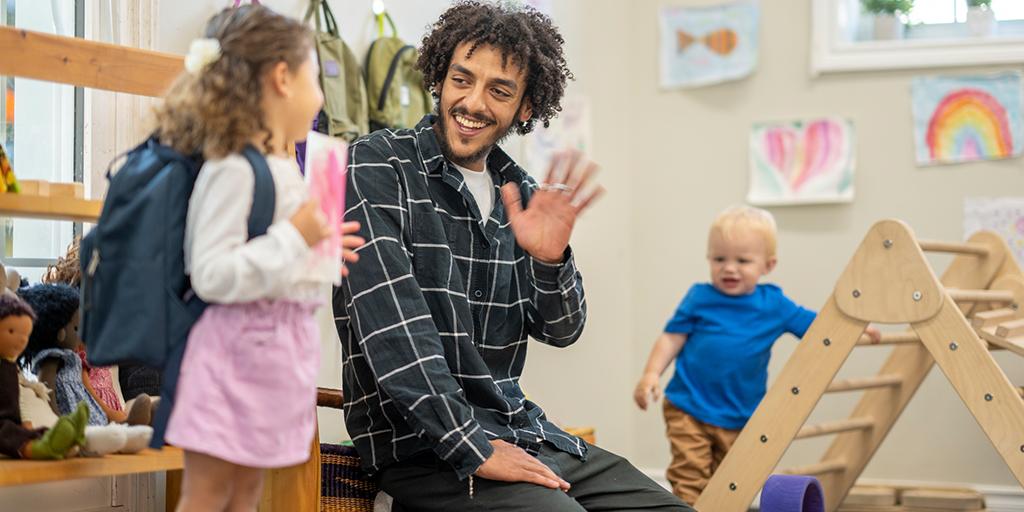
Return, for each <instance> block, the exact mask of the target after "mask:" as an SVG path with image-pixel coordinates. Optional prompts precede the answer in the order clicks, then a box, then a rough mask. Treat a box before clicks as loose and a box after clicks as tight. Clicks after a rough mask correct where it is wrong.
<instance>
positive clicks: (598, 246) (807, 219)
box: [158, 0, 1024, 484]
mask: <svg viewBox="0 0 1024 512" xmlns="http://www.w3.org/2000/svg"><path fill="white" fill-rule="evenodd" d="M223 3H224V2H219V1H217V2H212V1H211V2H189V3H187V4H185V3H182V2H162V12H161V35H160V38H159V40H158V41H159V48H160V49H162V50H165V51H173V52H178V53H182V52H184V51H185V49H186V48H187V44H188V41H189V40H191V38H192V37H195V34H197V33H198V31H199V28H200V27H201V25H202V20H204V19H205V18H206V17H208V16H209V15H210V14H212V13H213V12H214V11H215V10H216V8H217V7H218V6H220V5H222V4H223ZM264 3H267V4H269V5H271V6H272V7H274V8H277V9H279V10H281V11H283V12H287V13H291V14H299V13H301V12H302V8H303V5H305V2H304V1H301V0H266V1H265V2H264ZM673 3H678V4H683V5H685V4H687V3H694V4H695V3H697V2H685V1H676V2H673ZM183 4H184V5H183ZM364 4H366V5H364ZM388 4H389V6H390V8H391V9H392V11H393V12H394V13H395V19H396V21H397V22H398V23H399V28H400V30H401V31H402V32H403V35H404V36H405V37H406V38H407V39H409V40H411V41H416V40H418V39H419V36H420V35H421V34H422V30H423V27H424V26H425V25H427V24H428V23H430V22H431V21H433V20H434V19H436V16H437V14H438V13H440V12H441V10H443V8H444V6H445V5H447V2H446V1H444V0H429V1H421V0H415V1H414V0H403V1H399V0H391V1H390V2H388ZM555 4H556V5H555V18H556V20H557V21H558V22H559V24H560V25H561V28H562V31H563V34H564V35H565V37H566V39H567V50H568V54H569V59H570V66H571V67H572V69H573V70H574V71H575V72H576V75H577V81H576V82H575V83H574V84H573V86H572V91H573V92H575V93H582V94H586V95H587V96H588V97H589V98H590V101H591V105H592V123H593V141H594V149H593V152H592V154H593V157H594V159H595V160H597V161H598V162H600V163H601V164H602V165H603V167H604V171H603V173H602V176H601V179H602V181H603V183H604V185H605V186H606V187H607V188H608V189H609V193H608V195H607V196H606V197H605V199H604V200H603V201H602V202H601V203H599V204H598V205H597V206H596V207H595V208H594V209H593V210H592V211H591V212H589V213H588V215H587V216H586V217H585V218H584V219H583V220H582V221H581V223H580V225H579V228H578V229H577V232H576V234H575V237H574V240H573V244H574V247H575V250H576V253H577V258H578V261H579V264H580V267H581V269H582V271H583V273H584V277H585V281H586V289H587V296H588V305H589V307H590V321H589V324H588V327H587V330H586V332H585V334H584V337H583V339H582V340H581V341H580V342H579V343H578V344H577V345H576V346H574V347H572V348H569V349H567V350H558V349H551V348H548V347H544V346H541V345H539V344H534V345H533V346H532V349H531V350H532V353H531V355H530V357H529V360H528V361H529V362H528V365H527V369H526V375H525V377H524V381H523V384H524V386H525V388H526V391H527V393H528V394H529V395H530V396H531V398H533V399H535V400H536V401H538V402H539V403H541V404H542V405H543V406H544V407H545V409H546V410H547V411H548V413H549V415H550V416H552V417H553V418H554V419H556V420H560V421H562V422H563V423H569V424H576V425H582V424H586V425H594V426H596V427H597V428H598V436H599V439H600V440H601V443H602V444H603V445H605V446H607V447H608V448H610V449H612V450H614V451H618V452H621V453H623V454H624V455H627V456H629V457H630V458H631V459H632V460H633V461H634V463H635V464H636V465H638V466H640V467H644V468H661V467H664V465H665V463H666V462H667V460H668V457H667V451H668V447H667V444H666V442H665V440H664V437H663V434H662V432H663V428H662V423H661V418H660V415H659V414H657V413H646V414H645V413H641V412H639V411H638V410H636V408H635V406H633V405H632V402H631V399H630V394H631V391H632V386H633V384H634V382H635V378H636V377H637V376H638V374H639V372H640V369H641V367H642V365H643V362H644V359H645V358H646V355H647V350H648V349H649V347H650V345H651V342H652V341H653V340H654V338H655V337H656V336H657V334H658V333H659V331H660V329H661V327H662V325H663V324H664V322H665V320H666V318H667V316H668V315H669V314H670V313H671V311H672V310H673V308H674V307H675V305H676V303H677V302H678V300H679V299H680V297H681V296H682V294H683V293H684V292H685V290H686V289H687V287H688V286H689V285H690V284H691V283H693V282H696V281H700V280H704V279H706V273H707V271H706V265H705V262H704V258H703V253H704V237H705V232H706V228H707V225H708V223H709V222H710V221H711V219H712V217H713V216H714V214H715V213H716V212H717V211H719V210H720V209H722V208H724V207H726V206H728V205H730V204H734V203H738V202H741V201H742V200H743V198H744V196H745V192H746V185H747V163H746V162H747V160H746V159H747V134H748V130H749V127H750V125H751V123H752V122H755V121H763V120H785V119H795V118H801V117H808V116H821V115H841V116H846V117H848V118H850V119H852V120H853V121H854V123H855V125H856V128H857V138H858V150H857V161H858V171H859V172H858V175H857V178H856V187H857V198H856V201H855V202H854V203H852V204H849V205H833V206H804V207H788V208H774V209H773V210H772V211H773V212H774V213H775V215H776V216H777V218H778V221H779V224H780V237H779V238H780V265H779V268H778V270H777V271H776V273H775V275H774V276H773V279H774V280H775V281H776V282H778V283H779V284H781V285H782V286H783V287H784V288H785V289H786V290H787V292H788V293H789V294H790V296H792V297H793V298H794V299H796V300H797V301H799V302H802V303H804V304H806V305H807V306H809V307H814V308H817V307H819V306H820V305H821V304H822V303H823V302H824V300H825V297H826V295H827V294H828V293H829V292H830V290H831V288H832V286H833V284H834V282H835V279H836V278H837V276H838V274H839V272H840V271H841V270H842V268H843V267H844V266H845V264H846V262H847V260H848V258H849V256H850V254H851V253H852V251H853V249H854V248H855V246H856V245H857V243H858V242H859V241H860V238H861V237H862V236H863V234H864V233H865V231H866V230H867V228H868V227H869V226H870V225H871V223H872V222H873V221H875V220H877V219H880V218H883V217H898V218H901V219H904V220H906V221H907V222H909V223H910V224H911V225H912V226H913V227H914V228H915V229H916V231H917V232H918V234H920V235H922V236H927V237H930V238H943V239H951V240H952V239H958V238H960V237H961V236H962V233H961V230H962V228H961V223H962V218H961V215H962V214H961V210H962V201H963V198H964V197H965V196H971V195H999V194H1012V193H1013V191H1015V190H1022V185H1024V174H1022V172H1021V171H1022V164H1021V161H1020V160H1016V161H1010V162H1001V163H986V164H973V165H962V166H953V167H939V168H928V169H918V168H916V167H915V166H914V163H913V146H912V132H911V122H910V113H909V108H910V107H909V88H910V79H911V77H912V76H914V75H915V74H916V73H909V72H888V73H857V74H845V75H830V76H825V77H821V78H817V79H811V78H810V77H809V75H808V71H807V69H808V52H809V33H810V1H809V0H799V1H797V0H788V1H786V2H783V1H780V0H772V1H764V2H762V5H763V23H762V35H761V43H762V44H761V60H760V63H759V66H758V70H757V71H756V73H755V74H754V75H753V76H752V77H750V78H748V79H746V80H743V81H739V82H734V83H730V84H725V85H721V86H715V87H708V88H702V89H691V90H684V91H673V92H664V91H660V90H658V87H657V72H658V69H657V60H656V56H657V30H658V28H657V24H656V20H657V9H658V7H659V5H661V2H658V1H655V0H631V1H629V2H625V1H622V0H618V1H616V0H586V1H584V0H558V1H556V2H555ZM186 5H187V7H186ZM353 5H355V7H353ZM368 5H369V2H354V3H353V2H339V1H332V6H334V7H335V13H336V14H337V15H338V17H339V20H340V21H341V24H342V30H343V31H345V32H346V34H348V36H347V37H348V38H349V39H350V42H351V43H352V44H353V46H355V47H356V48H364V47H365V45H366V41H367V39H366V38H367V37H369V35H368V33H367V32H366V28H365V26H366V23H365V20H366V19H367V18H368V16H369V12H368ZM342 7H345V8H346V9H349V10H343V9H342ZM358 53H362V50H358ZM944 71H954V72H959V71H961V70H944ZM978 71H985V70H984V69H979V70H978ZM929 72H931V71H929ZM533 171H534V172H536V170H533ZM936 261H937V263H939V266H938V268H939V270H940V271H941V268H942V267H943V266H944V265H945V264H946V262H945V261H942V260H936ZM326 320H327V319H326V318H325V326H327V325H329V322H327V321H326ZM793 347H794V342H793V341H792V340H791V339H787V340H784V341H782V342H780V343H779V345H778V348H777V350H776V354H775V359H774V361H773V364H772V369H773V370H775V371H777V370H778V369H779V368H781V364H782V363H783V361H784V359H785V358H786V357H787V356H788V355H789V353H791V351H792V348H793ZM324 348H325V350H326V352H325V362H324V378H323V382H324V383H325V384H331V383H334V382H336V381H337V375H336V373H335V372H336V370H335V369H334V367H333V364H332V359H333V360H336V357H337V345H336V342H335V341H334V340H333V339H330V337H329V336H328V337H327V338H326V339H325V345H324ZM885 352H886V349H866V350H864V351H863V352H861V353H856V354H854V356H853V357H851V359H850V363H849V366H850V368H849V369H848V370H846V371H844V374H847V375H850V376H853V375H868V374H872V373H874V372H875V371H876V369H877V367H878V365H879V364H880V363H881V361H882V360H883V359H884V356H885ZM997 357H998V359H1000V361H1001V362H1003V363H1004V366H1007V367H1009V364H1014V363H1016V364H1017V366H1016V368H1014V369H1013V372H1011V380H1014V381H1015V382H1019V383H1024V371H1022V369H1021V367H1020V365H1019V362H1016V361H1013V360H1012V359H1011V356H1007V355H1005V354H1001V355H999V356H997ZM919 395H920V396H918V397H917V398H916V399H915V400H914V402H912V404H911V406H910V407H909V408H908V409H907V411H906V413H905V414H904V417H903V420H902V421H901V423H899V424H898V425H897V426H896V427H895V429H894V430H893V433H892V435H891V436H890V440H889V441H887V442H886V444H885V445H884V446H883V447H882V449H881V450H880V451H879V453H878V456H877V457H876V461H875V462H874V463H873V464H872V465H871V466H869V468H868V471H867V474H866V476H870V477H879V478H881V477H884V478H900V479H913V480H935V481H962V482H976V483H988V484H1012V483H1013V482H1014V481H1013V479H1012V477H1011V476H1010V475H1009V472H1008V471H1007V470H1006V469H1005V468H1004V466H1003V465H1002V462H1001V461H1000V459H999V458H998V457H997V456H996V454H995V452H994V450H992V448H991V447H990V445H989V444H988V443H987V441H986V440H985V438H984V436H983V435H982V434H981V433H980V430H979V429H978V428H977V426H976V424H975V423H974V421H973V419H972V418H971V417H970V416H969V415H968V414H967V413H966V412H965V409H964V408H963V406H962V405H961V403H960V401H959V400H958V399H957V398H956V397H955V396H954V394H953V393H952V389H951V388H950V386H949V385H948V384H946V383H945V380H944V378H942V376H941V374H940V373H939V372H938V370H936V371H935V372H934V373H933V375H931V376H930V377H929V379H928V381H927V382H926V383H925V385H924V386H923V387H922V389H921V392H920V394H919ZM855 399H856V395H850V396H836V397H829V398H827V399H826V400H823V401H822V404H821V406H820V407H819V409H821V410H820V411H817V412H816V413H815V415H814V416H813V417H814V418H820V419H824V418H839V417H842V416H844V415H845V414H846V413H847V412H848V411H849V409H850V408H851V407H852V405H853V404H854V402H855ZM330 418H331V420H330V422H329V424H325V430H326V431H327V432H328V435H327V437H328V438H330V437H339V436H341V435H342V434H341V433H340V431H339V429H338V426H337V425H336V418H337V416H336V415H330ZM801 443H802V444H799V445H797V446H796V447H794V448H793V449H792V450H791V453H790V454H789V455H787V458H786V460H785V461H784V464H795V463H798V462H800V463H802V462H811V461H813V460H815V459H816V458H817V456H818V455H819V454H820V452H821V450H822V449H823V447H824V444H822V443H821V442H814V441H810V442H808V441H804V442H801Z"/></svg>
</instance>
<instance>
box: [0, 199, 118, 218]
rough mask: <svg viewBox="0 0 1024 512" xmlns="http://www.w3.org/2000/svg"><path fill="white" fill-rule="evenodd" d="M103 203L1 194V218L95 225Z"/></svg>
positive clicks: (87, 200)
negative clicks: (71, 221)
mask: <svg viewBox="0 0 1024 512" xmlns="http://www.w3.org/2000/svg"><path fill="white" fill-rule="evenodd" d="M102 209H103V201H93V200H89V199H76V198H73V197H50V196H31V195H27V194H0V216H7V217H26V218H32V219H51V220H73V221H79V222H91V223H95V222H96V220H97V219H99V217H100V211H101V210H102Z"/></svg>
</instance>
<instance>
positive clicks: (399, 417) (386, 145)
mask: <svg viewBox="0 0 1024 512" xmlns="http://www.w3.org/2000/svg"><path fill="white" fill-rule="evenodd" d="M432 123H433V117H432V116H427V117H425V118H424V119H423V120H422V121H421V122H420V123H419V125H418V126H417V127H416V128H415V129H412V130H397V131H390V130H387V131H378V132H376V133H374V134H372V135H370V136H368V137H364V138H362V139H360V140H358V141H356V142H355V143H354V144H353V145H352V147H351V148H350V151H349V163H348V192H347V209H346V210H347V211H346V212H345V220H357V221H359V222H361V223H362V229H361V232H360V234H361V235H362V236H364V237H365V238H366V240H367V242H366V245H365V246H363V247H362V248H361V249H359V254H360V261H359V262H358V263H357V264H354V265H351V269H350V270H351V272H350V275H349V276H348V277H346V278H345V279H344V282H343V284H342V286H341V287H340V288H337V289H336V290H335V293H334V312H335V317H336V324H337V329H338V334H339V336H340V337H341V345H342V355H343V363H342V380H343V389H344V394H345V404H344V411H345V423H346V425H347V427H348V432H349V434H350V435H351V436H352V440H353V442H354V443H355V446H356V449H357V450H358V452H359V454H360V456H361V458H362V460H363V465H364V467H365V468H366V469H367V470H369V471H371V472H376V471H378V470H380V469H382V468H384V467H386V466H387V465H389V464H391V463H394V462H396V461H401V460H404V459H407V458H409V457H411V456H413V455H416V454H421V453H423V452H427V451H432V452H433V453H434V454H436V456H437V457H439V458H440V459H441V460H443V461H446V462H447V463H448V464H450V465H451V466H452V468H454V469H455V471H456V472H457V474H458V475H459V477H460V478H466V477H467V476H469V475H471V474H473V473H474V472H475V471H476V470H477V468H478V467H479V466H480V465H481V464H482V463H483V462H484V461H485V460H486V459H487V458H488V457H490V455H491V453H492V452H493V448H492V447H491V445H490V443H489V440H492V439H503V440H505V441H508V442H510V443H513V444H516V445H517V446H520V447H522V448H523V449H525V450H526V451H528V452H530V453H534V454H536V453H537V451H538V450H539V448H540V446H541V443H543V442H547V443H550V444H551V445H553V446H554V447H556V448H557V449H559V450H562V451H564V452H567V453H571V454H574V455H576V456H578V457H580V458H584V457H585V456H586V445H585V444H584V443H583V441H581V440H580V439H578V438H576V437H574V436H571V435H569V434H566V433H565V432H563V431H562V430H560V429H559V428H558V427H556V426H554V425H553V424H551V423H550V422H548V421H547V420H546V419H545V415H544V411H543V410H541V408H540V407H538V406H537V405H536V404H534V403H533V402H531V401H529V400H527V399H526V398H525V397H524V395H523V391H522V389H521V388H520V387H519V378H520V376H521V375H522V372H523V366H524V364H525V361H526V348H527V337H528V336H530V337H533V338H535V339H537V340H539V341H541V342H543V343H547V344H549V345H554V346H558V347H564V346H568V345H570V344H572V343H573V342H575V341H576V340H577V339H578V338H579V336H580V333H581V331H582V330H583V324H584V321H585V318H586V302H585V300H584V297H583V283H582V280H581V277H580V274H579V272H577V271H576V265H575V263H574V262H573V258H572V252H571V250H568V249H567V250H566V254H565V259H564V261H563V263H561V264H559V265H548V264H544V263H542V262H540V261H537V260H534V259H533V258H531V257H530V256H529V255H528V254H526V253H525V252H524V251H523V249H521V248H520V247H519V246H518V245H517V244H516V241H515V236H514V235H513V233H512V229H511V227H510V226H509V222H508V218H507V216H506V212H505V207H504V205H503V204H502V202H501V200H500V195H499V190H498V187H500V186H501V185H502V184H504V183H507V182H514V183H517V184H519V186H520V190H521V192H522V194H523V198H524V203H525V202H526V201H528V198H529V197H530V195H531V194H532V193H533V191H534V190H535V189H536V188H537V184H536V182H535V181H534V180H533V179H532V178H530V177H529V176H528V175H527V174H526V173H525V172H524V171H523V170H522V169H521V168H520V167H519V166H518V165H516V164H515V163H514V162H513V161H512V160H511V159H510V158H509V157H508V155H506V154H505V153H504V152H503V151H501V150H500V149H499V148H495V149H494V150H493V151H492V152H491V154H490V156H489V158H488V161H487V168H488V169H489V172H491V174H492V177H493V178H494V181H495V191H494V192H495V194H496V195H495V202H494V210H493V212H492V213H491V215H490V218H488V219H487V221H486V223H481V222H480V212H479V210H478V209H477V206H476V201H475V200H474V199H473V196H472V195H471V194H470V192H469V189H468V187H466V186H465V185H464V182H463V178H462V175H461V174H460V173H459V171H458V170H457V169H455V168H454V167H453V166H452V164H451V163H449V162H448V161H447V160H446V159H445V158H444V156H443V155H442V154H441V149H440V146H439V145H438V142H437V139H436V135H435V133H434V129H433V127H432Z"/></svg>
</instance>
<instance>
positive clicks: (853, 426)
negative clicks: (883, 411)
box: [794, 418, 875, 439]
mask: <svg viewBox="0 0 1024 512" xmlns="http://www.w3.org/2000/svg"><path fill="white" fill-rule="evenodd" d="M874 426H875V420H874V419H872V418H849V419H845V420H838V421H827V422H825V423H819V424H817V425H805V426H804V427H803V428H801V429H800V431H799V432H797V434H796V437H795V438H794V439H805V438H808V437H817V436H827V435H829V434H838V433H839V432H850V431H852V430H867V429H869V428H872V427H874Z"/></svg>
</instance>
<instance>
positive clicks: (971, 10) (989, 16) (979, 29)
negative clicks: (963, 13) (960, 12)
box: [967, 0, 996, 37]
mask: <svg viewBox="0 0 1024 512" xmlns="http://www.w3.org/2000/svg"><path fill="white" fill-rule="evenodd" d="M967 31H968V32H970V34H971V35H972V36H976V37H988V36H991V35H994V34H995V33H996V13H995V12H993V11H992V0H967Z"/></svg>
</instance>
